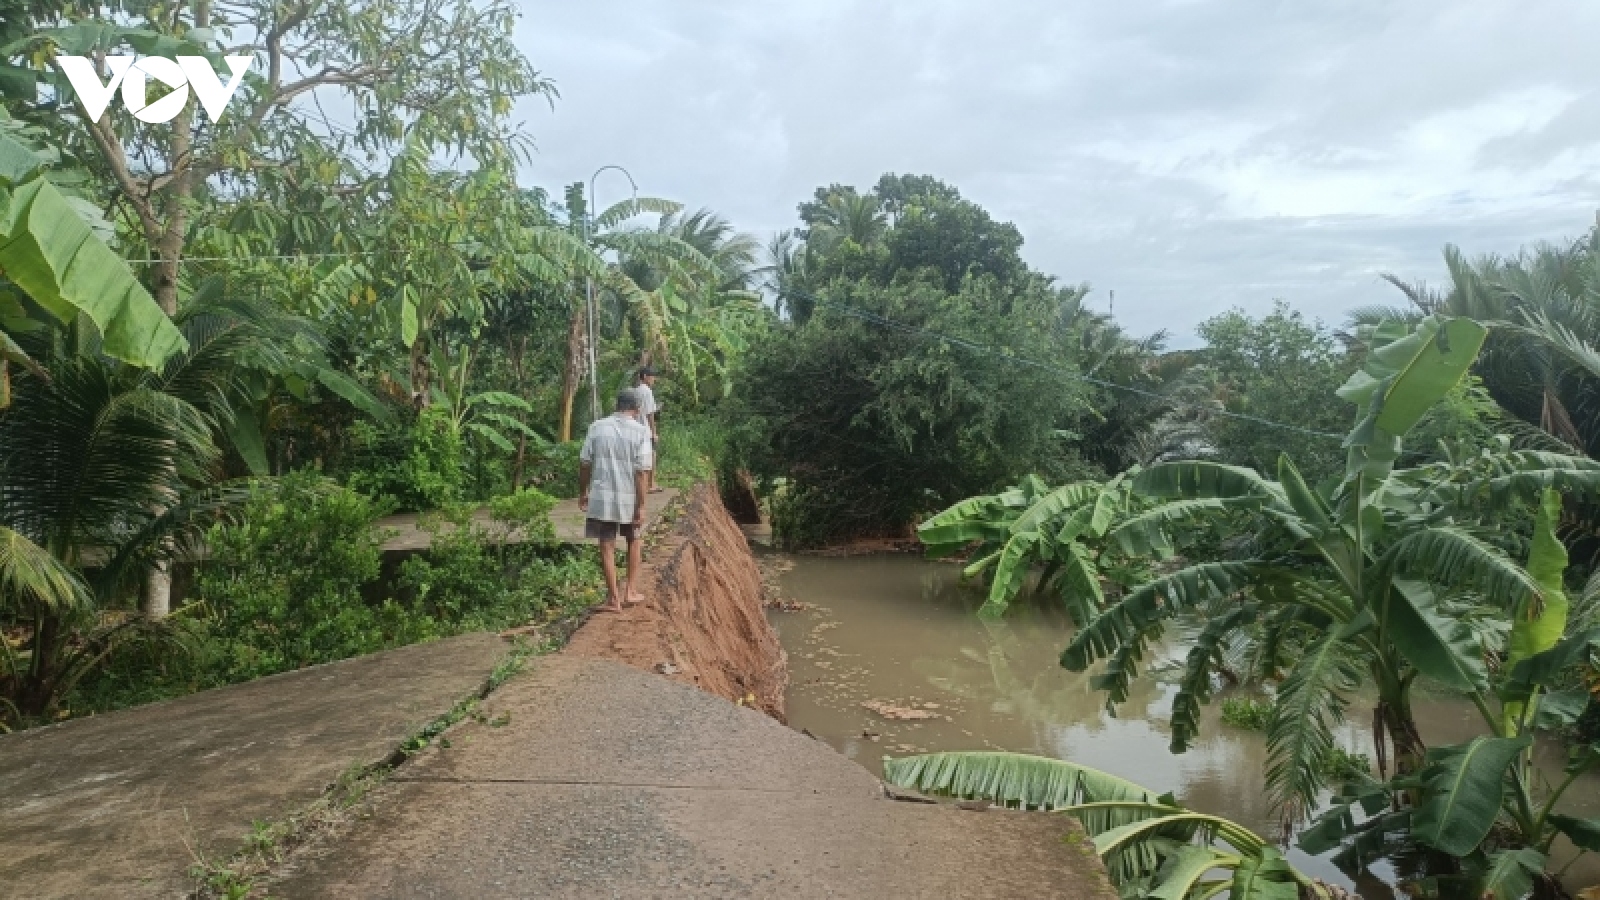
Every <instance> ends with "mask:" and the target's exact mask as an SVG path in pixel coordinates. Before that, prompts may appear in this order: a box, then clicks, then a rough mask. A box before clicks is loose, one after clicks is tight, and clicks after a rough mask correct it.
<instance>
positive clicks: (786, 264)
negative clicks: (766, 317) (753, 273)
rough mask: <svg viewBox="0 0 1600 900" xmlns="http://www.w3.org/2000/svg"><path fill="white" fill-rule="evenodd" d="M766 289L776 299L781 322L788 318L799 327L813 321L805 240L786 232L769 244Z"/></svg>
mask: <svg viewBox="0 0 1600 900" xmlns="http://www.w3.org/2000/svg"><path fill="white" fill-rule="evenodd" d="M766 271H767V283H766V287H767V289H768V290H770V291H771V292H772V293H773V295H774V297H775V301H774V308H775V310H776V311H777V314H778V316H779V317H780V318H782V317H784V316H787V317H788V319H789V320H790V321H792V322H794V323H795V324H797V325H803V324H805V321H806V320H807V319H809V318H811V312H812V309H813V308H814V307H815V306H816V302H815V301H814V300H813V299H812V297H811V280H810V277H809V274H810V272H809V265H808V263H807V256H806V242H805V238H803V237H802V236H801V235H800V232H799V231H797V230H795V229H793V228H786V229H784V230H783V231H780V232H778V233H776V234H774V235H773V236H772V239H771V240H769V241H768V242H767V265H766Z"/></svg>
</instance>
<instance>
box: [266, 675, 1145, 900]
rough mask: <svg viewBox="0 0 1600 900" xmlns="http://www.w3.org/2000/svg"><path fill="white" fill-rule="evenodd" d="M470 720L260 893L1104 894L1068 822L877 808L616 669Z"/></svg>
mask: <svg viewBox="0 0 1600 900" xmlns="http://www.w3.org/2000/svg"><path fill="white" fill-rule="evenodd" d="M484 713H485V715H484V719H485V721H484V722H467V723H463V725H462V726H459V727H458V728H456V729H453V730H452V731H451V732H450V733H449V734H448V737H449V746H448V747H447V748H446V747H438V748H434V749H431V750H428V751H425V752H424V753H423V754H422V755H420V756H419V757H417V758H416V759H414V760H413V761H412V762H411V763H409V764H408V765H406V766H405V767H403V768H402V769H400V770H399V771H397V772H396V777H395V780H394V781H393V782H392V783H391V784H389V785H388V786H386V787H385V788H383V789H382V790H381V791H380V792H379V794H378V796H377V799H376V801H375V803H376V805H375V809H374V815H373V818H372V820H370V821H368V822H365V823H363V824H361V825H358V826H357V827H356V829H355V830H354V831H353V832H351V833H349V834H348V835H346V836H345V837H344V838H343V839H341V840H339V841H337V842H334V843H333V844H332V845H330V846H327V847H325V848H322V850H321V851H320V853H319V855H317V856H315V857H312V858H306V859H301V860H300V861H299V862H298V863H297V864H296V865H297V871H294V872H293V873H291V874H290V875H289V876H288V877H287V878H285V879H283V880H281V881H279V882H277V883H273V884H271V885H269V886H268V887H269V890H270V892H271V896H273V897H281V898H335V897H337V898H345V897H348V898H376V897H395V898H463V900H464V898H493V897H541V898H543V897H573V898H580V897H581V898H594V897H622V898H639V897H663V898H666V897H670V898H685V897H739V898H747V897H785V898H789V897H795V898H805V897H840V898H843V897H860V898H902V897H906V898H914V897H941V898H944V897H961V898H979V897H996V898H1000V897H1006V898H1009V897H1026V898H1045V897H1064V898H1097V900H1098V898H1106V900H1110V898H1114V897H1115V896H1116V894H1115V892H1114V891H1112V890H1111V888H1110V886H1109V884H1108V882H1107V881H1106V879H1105V874H1104V871H1103V869H1102V868H1101V866H1100V863H1099V861H1098V860H1097V859H1095V858H1094V856H1093V854H1092V851H1091V850H1090V849H1089V845H1088V842H1087V841H1086V840H1085V839H1083V837H1082V833H1081V831H1079V830H1078V828H1077V825H1076V823H1074V822H1072V821H1071V820H1069V819H1066V818H1065V817H1062V816H1057V815H1051V814H1041V813H1018V812H1003V811H995V810H990V811H983V812H969V811H964V810H960V809H956V808H955V807H953V806H947V805H939V806H934V805H924V804H915V803H904V802H897V801H893V800H890V799H887V798H886V797H885V796H884V793H883V790H882V787H881V786H880V785H879V783H878V782H877V780H876V779H874V778H873V777H872V776H871V775H870V774H868V773H867V771H866V770H865V769H863V768H861V767H860V766H858V765H856V764H855V763H853V762H851V761H849V760H847V759H845V758H844V757H842V756H840V755H838V754H837V753H835V752H834V751H833V750H832V749H830V748H829V747H827V746H826V745H824V744H822V743H821V742H818V741H814V740H812V739H810V738H808V737H806V736H804V735H801V734H798V733H796V732H794V731H791V730H789V729H787V728H785V727H783V726H781V725H779V724H778V723H777V722H775V721H774V720H772V719H770V718H768V717H767V716H765V715H762V714H761V713H759V712H756V711H754V710H751V709H746V708H741V707H738V706H735V705H733V704H731V703H728V702H726V701H724V700H721V699H718V698H716V697H712V696H709V695H707V694H705V693H702V692H700V691H697V690H694V689H692V688H689V687H685V686H683V685H680V684H676V683H673V682H671V681H669V680H667V679H665V678H662V677H659V676H655V675H651V674H647V673H644V672H640V671H638V670H636V669H632V668H629V667H626V666H623V665H621V664H618V663H614V662H610V661H606V660H595V659H583V658H578V657H569V656H558V657H547V658H544V659H541V660H537V661H535V662H533V663H531V664H530V668H529V670H528V671H526V672H524V673H523V674H522V675H519V676H517V677H516V678H514V679H512V680H511V681H510V682H508V683H507V684H506V685H505V686H504V687H502V688H501V689H500V690H499V691H497V692H495V693H494V694H493V695H492V696H491V697H490V698H489V700H488V701H487V703H486V706H485V709H484ZM497 721H498V722H499V723H500V724H498V725H496V724H495V723H496V722H497Z"/></svg>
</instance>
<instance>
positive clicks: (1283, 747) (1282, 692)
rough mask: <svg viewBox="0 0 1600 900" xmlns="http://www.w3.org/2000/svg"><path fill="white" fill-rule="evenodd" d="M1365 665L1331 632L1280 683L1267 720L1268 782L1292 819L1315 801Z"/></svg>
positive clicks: (1275, 802) (1276, 804) (1275, 800)
mask: <svg viewBox="0 0 1600 900" xmlns="http://www.w3.org/2000/svg"><path fill="white" fill-rule="evenodd" d="M1361 679H1362V668H1361V666H1360V665H1359V663H1358V660H1357V659H1356V658H1355V657H1354V656H1353V654H1352V652H1351V649H1350V647H1349V645H1348V644H1347V643H1346V642H1345V641H1344V640H1342V639H1341V638H1340V637H1339V636H1338V635H1337V634H1328V635H1325V636H1324V637H1322V638H1321V639H1320V640H1318V641H1316V642H1315V643H1313V644H1311V645H1310V646H1308V647H1306V648H1305V651H1304V652H1303V654H1302V655H1301V657H1300V659H1299V660H1298V661H1297V662H1296V663H1295V664H1294V667H1293V668H1292V669H1290V670H1289V674H1288V676H1287V677H1286V678H1284V680H1283V684H1282V685H1281V686H1279V688H1278V696H1277V698H1276V699H1275V701H1274V702H1273V704H1272V716H1271V718H1270V719H1269V720H1268V722H1267V769H1266V782H1267V787H1268V789H1269V790H1270V792H1271V796H1272V801H1273V805H1274V807H1275V808H1277V809H1278V810H1280V811H1282V812H1283V813H1285V814H1286V815H1287V817H1288V818H1289V819H1290V820H1300V819H1303V818H1304V817H1305V816H1306V814H1307V813H1308V812H1309V811H1310V810H1311V809H1312V808H1313V807H1314V806H1315V804H1316V802H1317V797H1318V795H1319V794H1320V793H1321V792H1322V788H1323V786H1324V783H1325V782H1326V779H1327V776H1326V775H1324V774H1323V773H1324V772H1326V771H1327V762H1328V758H1329V756H1330V755H1331V754H1332V753H1333V748H1334V727H1335V726H1337V725H1338V724H1339V723H1340V722H1342V721H1344V710H1345V707H1347V706H1348V705H1349V702H1350V699H1349V698H1350V695H1351V694H1352V693H1354V691H1355V690H1356V689H1357V688H1358V687H1360V684H1361Z"/></svg>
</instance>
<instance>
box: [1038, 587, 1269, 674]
mask: <svg viewBox="0 0 1600 900" xmlns="http://www.w3.org/2000/svg"><path fill="white" fill-rule="evenodd" d="M1281 574H1283V573H1281V572H1280V570H1278V569H1276V568H1275V567H1273V566H1269V565H1266V564H1263V563H1259V562H1205V563H1199V564H1197V565H1193V566H1188V567H1186V568H1183V569H1179V570H1178V571H1176V572H1172V573H1170V574H1168V575H1163V576H1161V577H1160V578H1156V579H1154V580H1152V581H1149V582H1147V583H1145V584H1143V585H1141V586H1139V587H1138V588H1137V589H1136V590H1134V591H1131V592H1130V593H1129V594H1128V595H1127V596H1126V597H1123V598H1122V599H1121V600H1119V601H1118V602H1117V603H1116V604H1114V605H1113V606H1112V607H1111V608H1110V609H1107V610H1106V611H1105V613H1104V614H1102V615H1100V616H1099V617H1097V618H1096V619H1095V620H1094V621H1093V622H1090V623H1089V625H1088V626H1087V627H1085V628H1082V629H1080V630H1079V631H1078V633H1077V634H1076V635H1074V636H1073V638H1072V642H1071V643H1070V644H1068V645H1067V649H1066V650H1064V651H1062V654H1061V664H1062V665H1063V666H1065V667H1066V668H1068V669H1070V670H1071V671H1074V672H1082V671H1083V670H1084V669H1087V668H1088V667H1089V666H1090V664H1092V663H1093V662H1094V661H1095V660H1097V659H1103V658H1105V657H1107V656H1110V655H1111V654H1112V653H1115V652H1116V651H1117V649H1118V648H1120V647H1122V646H1123V645H1124V644H1126V643H1129V642H1131V641H1134V640H1137V639H1138V638H1139V636H1140V635H1142V634H1143V633H1144V632H1145V631H1146V630H1147V629H1149V628H1151V627H1153V626H1157V625H1159V624H1161V623H1162V622H1163V621H1165V620H1166V619H1168V618H1171V617H1172V615H1173V614H1174V613H1176V612H1177V611H1179V610H1182V609H1190V608H1194V607H1197V606H1200V605H1201V604H1203V603H1205V602H1207V601H1209V600H1212V599H1215V598H1219V597H1226V596H1228V595H1230V594H1234V593H1237V592H1239V591H1241V590H1244V589H1245V588H1246V587H1249V586H1251V585H1252V584H1253V583H1255V582H1257V581H1261V580H1265V579H1271V578H1275V577H1278V576H1280V575H1281Z"/></svg>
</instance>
